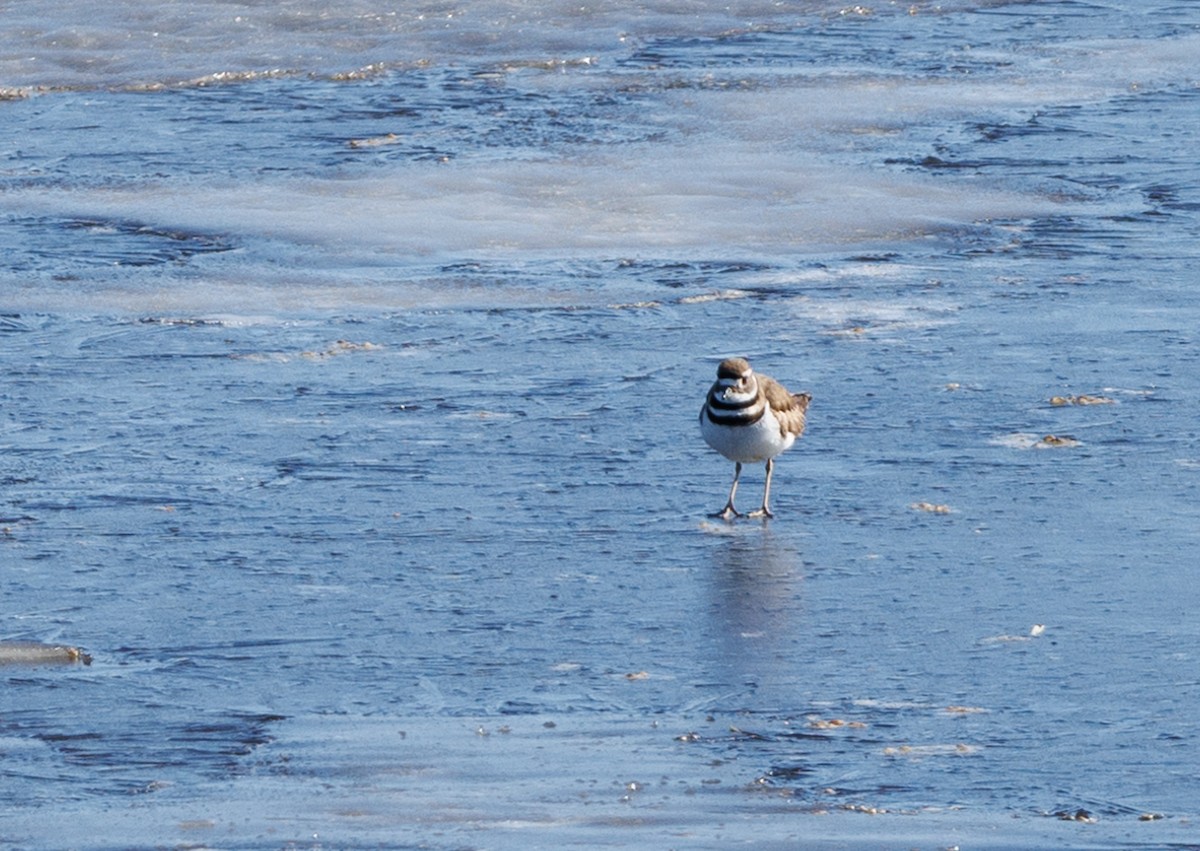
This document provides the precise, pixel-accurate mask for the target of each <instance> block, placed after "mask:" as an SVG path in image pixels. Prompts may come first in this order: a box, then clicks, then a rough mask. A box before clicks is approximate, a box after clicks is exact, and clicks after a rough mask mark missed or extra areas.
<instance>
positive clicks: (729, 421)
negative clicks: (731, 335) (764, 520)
mask: <svg viewBox="0 0 1200 851" xmlns="http://www.w3.org/2000/svg"><path fill="white" fill-rule="evenodd" d="M811 401H812V397H811V396H809V395H808V394H807V393H795V394H793V393H789V392H788V391H787V389H786V388H784V386H783V385H782V384H780V383H779V382H778V381H776V380H775V379H773V378H770V377H768V376H766V375H759V374H758V373H756V372H754V370H752V369H751V368H750V362H749V361H747V360H746V359H745V358H729V359H728V360H723V361H721V364H720V366H718V367H717V380H716V382H715V383H714V384H713V386H712V389H710V390H709V391H708V399H707V401H705V403H704V407H703V408H701V409H700V433H701V434H703V435H704V441H705V443H707V444H708V445H709V446H711V447H712V448H713V449H715V450H717V451H718V452H720V453H721V454H722V455H724V456H725V457H726V458H728V459H729V460H730V461H732V462H733V463H734V464H735V466H734V468H733V486H732V487H730V488H729V499H728V500H727V501H726V503H725V507H724V508H723V509H721V510H720V511H718V512H717V513H716V514H714V515H713V516H714V517H721V518H724V519H725V520H728V519H729V518H731V517H740V516H741V513H740V512H739V511H738V510H737V509H736V508H734V507H733V497H734V495H735V494H737V486H738V479H739V478H740V477H741V475H742V464H748V463H751V462H754V461H765V462H767V481H766V484H765V485H764V486H763V501H762V508H760V509H758V510H757V511H752V512H751V513H750V516H751V517H773V516H774V515H773V514H771V508H770V505H769V502H770V498H771V470H772V469H773V468H774V466H775V456H776V455H778V454H779V453H780V452H783V451H784V450H785V449H787V448H788V447H789V446H791V445H792V444H793V443H795V441H796V438H797V437H799V436H800V435H802V434H804V423H805V412H806V411H807V410H808V403H809V402H811Z"/></svg>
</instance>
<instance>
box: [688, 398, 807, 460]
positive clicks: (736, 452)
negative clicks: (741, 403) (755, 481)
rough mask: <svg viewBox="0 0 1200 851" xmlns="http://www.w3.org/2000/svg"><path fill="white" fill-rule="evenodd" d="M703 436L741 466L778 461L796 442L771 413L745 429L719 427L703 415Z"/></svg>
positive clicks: (701, 414)
mask: <svg viewBox="0 0 1200 851" xmlns="http://www.w3.org/2000/svg"><path fill="white" fill-rule="evenodd" d="M700 433H701V434H702V435H703V436H704V442H705V443H707V444H708V445H709V446H711V447H712V448H713V449H715V450H717V451H718V452H720V453H721V454H722V455H724V456H725V457H726V458H728V459H729V460H730V461H737V462H738V463H741V464H750V463H754V462H759V461H766V460H767V459H768V458H774V457H775V456H776V455H778V454H779V453H780V452H782V451H783V450H785V449H787V448H788V447H789V446H791V445H792V444H793V443H794V442H795V441H796V436H795V435H792V434H788V435H785V434H783V431H782V430H781V429H780V428H779V423H778V421H777V420H776V419H775V417H774V416H773V415H772V414H771V411H770V410H769V409H768V410H767V412H766V413H765V414H763V415H762V417H760V418H759V420H758V422H756V423H754V424H752V425H744V426H725V425H717V424H716V423H714V422H713V421H712V420H710V419H709V418H708V417H707V416H705V413H704V411H701V412H700Z"/></svg>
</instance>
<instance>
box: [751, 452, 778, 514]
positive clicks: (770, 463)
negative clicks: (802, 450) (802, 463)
mask: <svg viewBox="0 0 1200 851" xmlns="http://www.w3.org/2000/svg"><path fill="white" fill-rule="evenodd" d="M774 469H775V459H774V458H768V459H767V482H766V484H764V485H763V504H762V508H760V509H758V511H751V512H750V516H751V517H774V516H775V515H774V514H772V513H771V508H770V506H769V505H768V503H769V502H770V501H771V471H772V470H774Z"/></svg>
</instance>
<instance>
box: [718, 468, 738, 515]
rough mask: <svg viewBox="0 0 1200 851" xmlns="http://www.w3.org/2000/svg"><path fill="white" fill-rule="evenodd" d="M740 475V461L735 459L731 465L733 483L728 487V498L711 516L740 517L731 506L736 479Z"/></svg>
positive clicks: (735, 492)
mask: <svg viewBox="0 0 1200 851" xmlns="http://www.w3.org/2000/svg"><path fill="white" fill-rule="evenodd" d="M741 475H742V462H741V461H735V462H734V467H733V485H732V486H731V487H730V488H729V499H728V500H726V501H725V507H724V508H722V509H721V510H720V511H718V512H717V513H716V514H714V515H713V517H720V518H721V519H722V520H728V519H729V518H731V517H741V516H742V515H741V513H740V512H739V511H738V510H737V509H736V508H734V507H733V497H734V495H735V494H737V486H738V479H739V478H741Z"/></svg>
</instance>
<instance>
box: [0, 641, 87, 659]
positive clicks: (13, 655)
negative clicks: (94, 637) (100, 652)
mask: <svg viewBox="0 0 1200 851" xmlns="http://www.w3.org/2000/svg"><path fill="white" fill-rule="evenodd" d="M79 664H82V665H90V664H92V657H91V656H89V655H88V654H87V653H84V652H83V651H82V650H80V649H79V648H78V647H68V646H66V645H62V644H40V643H38V642H36V641H0V665H79Z"/></svg>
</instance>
